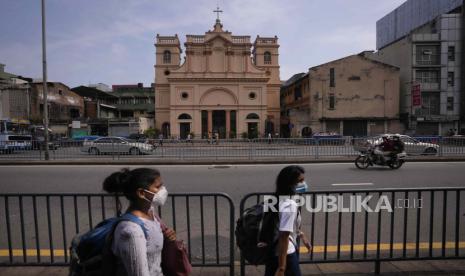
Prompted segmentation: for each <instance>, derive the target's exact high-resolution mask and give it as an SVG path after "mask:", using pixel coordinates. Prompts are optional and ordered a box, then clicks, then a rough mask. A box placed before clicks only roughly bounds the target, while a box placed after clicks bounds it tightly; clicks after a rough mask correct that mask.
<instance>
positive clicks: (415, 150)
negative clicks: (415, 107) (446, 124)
mask: <svg viewBox="0 0 465 276" xmlns="http://www.w3.org/2000/svg"><path fill="white" fill-rule="evenodd" d="M394 135H398V136H399V137H400V140H401V141H402V142H404V145H405V152H406V153H407V154H408V155H436V154H437V153H438V152H439V145H436V144H433V143H425V142H420V141H418V140H416V139H414V138H412V137H410V136H408V135H401V134H383V135H378V136H375V137H372V138H368V139H366V140H364V141H358V142H356V143H354V149H355V150H356V151H365V150H366V148H367V147H368V146H370V145H371V146H376V145H379V144H381V142H382V140H383V139H382V137H383V136H388V137H390V138H391V139H392V137H393V136H394Z"/></svg>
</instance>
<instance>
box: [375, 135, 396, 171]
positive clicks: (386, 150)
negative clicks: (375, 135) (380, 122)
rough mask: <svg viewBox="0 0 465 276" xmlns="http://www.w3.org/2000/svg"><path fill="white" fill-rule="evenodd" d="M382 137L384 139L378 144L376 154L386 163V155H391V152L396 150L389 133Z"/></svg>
mask: <svg viewBox="0 0 465 276" xmlns="http://www.w3.org/2000/svg"><path fill="white" fill-rule="evenodd" d="M381 138H382V139H383V141H382V142H381V144H379V145H378V146H376V148H375V150H374V154H375V156H376V157H377V158H379V159H380V160H381V162H382V163H383V164H384V163H386V158H385V156H390V155H391V153H392V152H393V151H394V143H393V141H392V140H391V139H389V136H388V135H383V136H382V137H381Z"/></svg>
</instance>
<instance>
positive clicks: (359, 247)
mask: <svg viewBox="0 0 465 276" xmlns="http://www.w3.org/2000/svg"><path fill="white" fill-rule="evenodd" d="M418 247H419V249H420V250H422V249H429V248H430V243H429V242H420V243H419V246H418ZM432 247H433V249H442V242H433V246H432ZM445 247H446V249H455V242H446V246H445ZM350 248H351V246H350V245H341V247H340V252H350ZM377 248H378V245H377V244H376V243H369V244H367V251H376V250H377ZM405 248H406V250H415V249H416V248H417V244H416V243H413V242H412V243H406V244H405ZM459 248H465V242H459ZM379 249H380V251H389V250H390V249H391V245H390V244H389V243H380V244H379ZM392 249H393V250H403V249H404V244H403V243H394V244H393V245H392ZM364 250H365V246H364V244H354V252H360V251H361V252H363V251H364ZM324 252H325V247H324V246H321V245H320V246H313V253H324ZM326 252H328V253H334V252H337V245H328V246H327V247H326ZM300 253H308V250H307V248H306V247H303V246H302V247H300Z"/></svg>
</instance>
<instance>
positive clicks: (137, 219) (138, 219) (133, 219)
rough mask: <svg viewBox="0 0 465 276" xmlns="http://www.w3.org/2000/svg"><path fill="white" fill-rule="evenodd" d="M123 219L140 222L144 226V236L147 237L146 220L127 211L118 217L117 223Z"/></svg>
mask: <svg viewBox="0 0 465 276" xmlns="http://www.w3.org/2000/svg"><path fill="white" fill-rule="evenodd" d="M121 221H131V222H134V223H136V224H138V225H139V226H140V227H141V228H142V231H144V236H145V238H146V239H147V229H146V228H145V225H144V222H143V221H142V220H141V219H140V218H139V217H138V216H135V215H133V214H131V213H125V214H124V215H122V216H121V217H119V218H118V221H117V222H116V224H118V223H120V222H121ZM116 224H115V226H116ZM115 228H116V227H115Z"/></svg>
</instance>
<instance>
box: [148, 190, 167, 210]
mask: <svg viewBox="0 0 465 276" xmlns="http://www.w3.org/2000/svg"><path fill="white" fill-rule="evenodd" d="M144 191H146V192H147V193H150V194H152V195H153V197H152V200H149V199H147V198H145V197H144V199H145V200H147V201H148V202H150V203H151V204H152V205H153V206H154V207H156V206H163V205H164V204H165V202H166V199H167V198H168V190H166V188H165V186H162V187H161V188H160V190H158V192H157V193H154V192H151V191H149V190H145V189H144Z"/></svg>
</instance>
